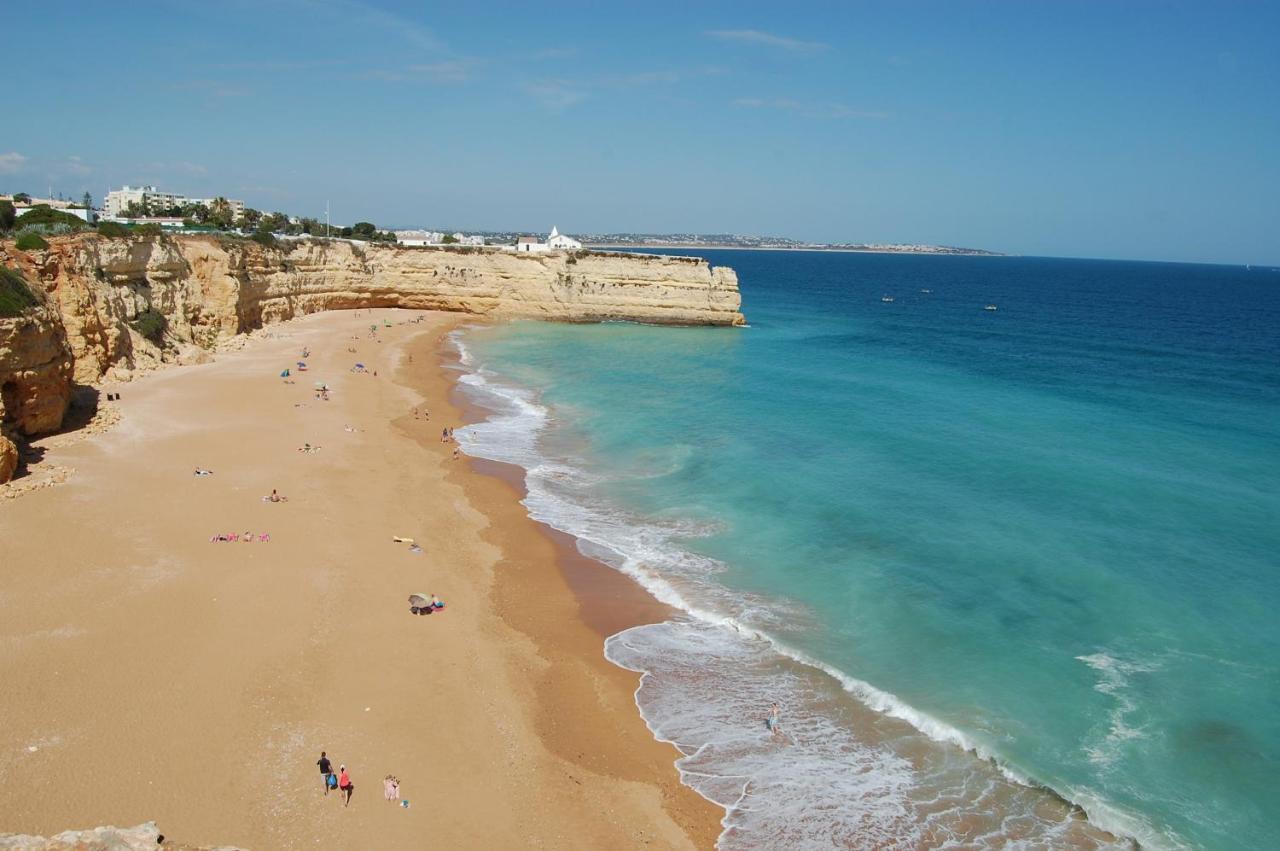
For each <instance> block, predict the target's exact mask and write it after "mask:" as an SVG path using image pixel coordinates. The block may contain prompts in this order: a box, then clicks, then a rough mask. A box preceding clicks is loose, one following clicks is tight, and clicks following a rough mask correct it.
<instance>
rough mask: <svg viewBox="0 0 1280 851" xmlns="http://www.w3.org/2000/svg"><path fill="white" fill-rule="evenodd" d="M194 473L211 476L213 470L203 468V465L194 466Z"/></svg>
mask: <svg viewBox="0 0 1280 851" xmlns="http://www.w3.org/2000/svg"><path fill="white" fill-rule="evenodd" d="M195 475H197V476H212V475H213V470H206V469H205V468H203V467H196V472H195Z"/></svg>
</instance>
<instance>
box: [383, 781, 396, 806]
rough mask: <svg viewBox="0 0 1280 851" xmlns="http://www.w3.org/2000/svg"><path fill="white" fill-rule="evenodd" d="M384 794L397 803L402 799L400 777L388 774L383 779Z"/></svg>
mask: <svg viewBox="0 0 1280 851" xmlns="http://www.w3.org/2000/svg"><path fill="white" fill-rule="evenodd" d="M382 796H383V797H384V798H386V799H387V800H388V801H391V802H392V803H395V802H396V801H398V800H400V779H399V778H397V777H393V776H392V775H390V774H388V775H387V776H386V777H384V778H383V780H382Z"/></svg>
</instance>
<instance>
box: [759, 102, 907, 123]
mask: <svg viewBox="0 0 1280 851" xmlns="http://www.w3.org/2000/svg"><path fill="white" fill-rule="evenodd" d="M733 105H734V106H740V107H744V108H746V109H776V110H782V111H784V112H793V113H795V114H796V115H802V116H804V117H805V118H855V119H857V118H861V119H880V118H888V117H889V114H888V113H887V112H881V111H878V110H869V109H854V108H852V107H849V106H846V105H844V104H842V103H808V102H805V101H798V100H792V99H791V98H735V99H734V101H733Z"/></svg>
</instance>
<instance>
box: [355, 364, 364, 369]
mask: <svg viewBox="0 0 1280 851" xmlns="http://www.w3.org/2000/svg"><path fill="white" fill-rule="evenodd" d="M356 369H364V364H362V363H358V364H356Z"/></svg>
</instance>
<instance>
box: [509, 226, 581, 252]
mask: <svg viewBox="0 0 1280 851" xmlns="http://www.w3.org/2000/svg"><path fill="white" fill-rule="evenodd" d="M581 247H582V243H581V242H578V240H576V239H574V238H573V237H571V236H565V235H564V234H562V233H560V231H559V230H557V229H556V228H555V226H554V225H553V226H552V227H551V233H550V234H548V235H547V241H546V242H541V241H539V239H538V238H537V237H536V236H522V237H520V238H519V239H517V240H516V251H527V252H539V251H577V250H578V249H579V248H581Z"/></svg>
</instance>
